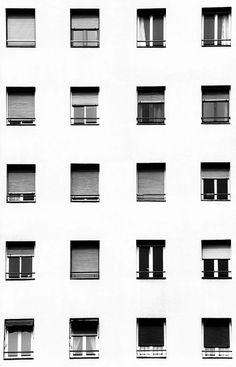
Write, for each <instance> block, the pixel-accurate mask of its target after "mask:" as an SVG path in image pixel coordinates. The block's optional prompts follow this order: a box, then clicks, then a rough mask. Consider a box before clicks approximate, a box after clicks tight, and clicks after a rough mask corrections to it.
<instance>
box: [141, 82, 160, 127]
mask: <svg viewBox="0 0 236 367" xmlns="http://www.w3.org/2000/svg"><path fill="white" fill-rule="evenodd" d="M165 89H166V88H165V87H159V86H158V87H137V91H136V93H137V118H136V120H137V125H147V126H148V125H165V120H166V117H165ZM147 92H152V93H155V92H156V94H160V93H163V102H162V101H151V100H150V101H145V102H139V96H140V95H142V94H144V93H147ZM142 105H149V106H150V105H154V106H155V105H163V117H157V118H155V117H150V116H149V117H141V116H140V106H142ZM143 120H148V121H147V122H146V121H145V122H144V121H143ZM154 120H155V121H154Z"/></svg>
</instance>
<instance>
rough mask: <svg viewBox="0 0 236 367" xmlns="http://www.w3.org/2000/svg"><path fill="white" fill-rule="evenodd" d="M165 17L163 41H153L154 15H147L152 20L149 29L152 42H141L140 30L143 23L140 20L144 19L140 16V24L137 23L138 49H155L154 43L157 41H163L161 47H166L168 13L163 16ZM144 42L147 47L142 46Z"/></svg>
mask: <svg viewBox="0 0 236 367" xmlns="http://www.w3.org/2000/svg"><path fill="white" fill-rule="evenodd" d="M140 10H145V9H140ZM162 16H163V40H153V17H154V16H153V14H150V15H146V17H149V19H150V27H149V32H150V40H141V39H140V28H141V22H140V18H141V17H143V16H142V14H138V23H137V28H138V32H137V35H138V43H137V45H138V47H153V42H155V41H160V42H161V41H162V43H163V44H162V46H159V47H166V13H163V14H162ZM142 42H143V43H145V45H142ZM147 45H148V46H147Z"/></svg>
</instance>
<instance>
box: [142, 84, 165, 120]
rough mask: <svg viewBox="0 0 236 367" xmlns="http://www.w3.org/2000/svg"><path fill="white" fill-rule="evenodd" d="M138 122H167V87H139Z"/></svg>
mask: <svg viewBox="0 0 236 367" xmlns="http://www.w3.org/2000/svg"><path fill="white" fill-rule="evenodd" d="M137 92H138V118H137V121H138V124H140V125H159V124H160V125H162V124H164V123H165V112H164V94H165V87H138V88H137Z"/></svg>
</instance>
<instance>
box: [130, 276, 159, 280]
mask: <svg viewBox="0 0 236 367" xmlns="http://www.w3.org/2000/svg"><path fill="white" fill-rule="evenodd" d="M136 279H138V280H165V279H166V277H160V278H150V277H147V278H142V277H136Z"/></svg>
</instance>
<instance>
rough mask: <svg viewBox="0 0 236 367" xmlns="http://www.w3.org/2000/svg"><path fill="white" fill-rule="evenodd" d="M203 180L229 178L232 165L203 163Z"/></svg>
mask: <svg viewBox="0 0 236 367" xmlns="http://www.w3.org/2000/svg"><path fill="white" fill-rule="evenodd" d="M201 168H202V178H229V172H230V163H202V166H201Z"/></svg>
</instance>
